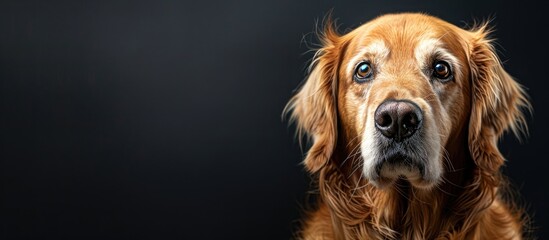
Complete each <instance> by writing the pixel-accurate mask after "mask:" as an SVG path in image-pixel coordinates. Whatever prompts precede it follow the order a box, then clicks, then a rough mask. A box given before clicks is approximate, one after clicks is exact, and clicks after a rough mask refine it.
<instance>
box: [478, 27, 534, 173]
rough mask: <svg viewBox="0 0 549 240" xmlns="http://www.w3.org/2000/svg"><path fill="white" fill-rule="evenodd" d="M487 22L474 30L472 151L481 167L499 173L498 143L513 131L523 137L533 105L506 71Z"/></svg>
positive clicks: (500, 161) (501, 160)
mask: <svg viewBox="0 0 549 240" xmlns="http://www.w3.org/2000/svg"><path fill="white" fill-rule="evenodd" d="M490 32H491V31H490V30H489V29H488V28H487V23H485V24H482V25H481V26H480V27H478V28H476V29H474V30H471V31H470V32H469V33H470V36H471V38H470V39H471V40H470V44H469V55H470V56H469V64H470V66H471V86H472V90H471V98H472V109H471V117H470V122H469V150H470V151H471V155H472V157H473V159H474V161H475V163H476V165H477V166H478V167H480V168H481V169H482V170H486V171H488V172H489V173H495V172H496V171H498V170H499V168H500V167H501V166H502V164H503V163H504V158H503V156H502V155H501V153H500V152H499V150H498V147H497V141H498V138H499V137H501V135H502V134H503V133H504V132H505V131H507V130H509V129H511V130H512V132H513V133H514V134H515V136H517V137H519V138H520V135H521V133H526V131H527V126H526V119H525V117H524V115H523V113H522V110H523V108H527V109H530V103H529V102H528V98H527V96H526V94H525V92H524V90H523V88H522V87H521V86H520V85H519V84H518V83H517V82H515V80H513V78H512V77H511V76H510V75H509V74H508V73H507V72H506V71H505V70H504V69H503V66H502V63H501V61H500V60H499V58H498V56H497V54H496V52H495V49H494V46H493V45H492V40H490V39H489V38H488V35H489V34H490Z"/></svg>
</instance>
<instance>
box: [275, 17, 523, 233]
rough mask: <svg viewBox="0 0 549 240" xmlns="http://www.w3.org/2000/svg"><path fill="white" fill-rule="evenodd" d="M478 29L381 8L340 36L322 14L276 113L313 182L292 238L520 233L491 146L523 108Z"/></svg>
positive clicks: (518, 127)
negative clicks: (300, 139)
mask: <svg viewBox="0 0 549 240" xmlns="http://www.w3.org/2000/svg"><path fill="white" fill-rule="evenodd" d="M487 25H488V24H486V23H485V24H480V25H477V26H474V27H472V29H467V30H466V29H462V28H459V27H456V26H455V25H452V24H450V23H448V22H445V21H443V20H441V19H439V18H436V17H433V16H429V15H425V14H417V13H399V14H387V15H382V16H380V17H377V18H375V19H374V20H372V21H370V22H367V23H366V24H364V25H362V26H360V27H358V28H356V29H354V30H352V31H350V32H349V33H347V34H344V35H340V34H339V33H337V31H336V29H335V28H334V27H333V23H332V21H331V20H329V17H328V20H327V21H326V24H325V28H324V30H322V32H321V33H320V36H319V37H320V40H321V46H320V48H319V49H318V51H317V52H316V54H315V56H314V59H313V61H312V64H311V67H310V70H309V75H308V77H307V79H306V81H305V82H304V84H303V86H302V87H301V88H300V89H299V90H298V92H297V93H296V95H295V96H294V97H293V98H292V99H291V100H290V101H289V103H288V105H287V107H286V109H285V112H286V113H288V114H290V117H291V120H292V121H295V124H296V127H297V132H298V133H299V134H305V135H307V136H309V137H310V139H311V143H312V145H311V147H310V149H309V150H308V152H307V155H306V157H305V160H304V165H305V167H306V169H307V170H308V171H309V172H310V173H311V174H312V176H313V179H314V180H315V181H314V182H315V183H316V185H315V186H316V187H318V203H317V205H315V207H314V210H312V211H310V212H309V213H308V214H307V217H306V218H305V219H304V220H303V226H302V228H301V230H300V231H299V233H298V234H299V238H301V239H522V238H523V237H524V235H525V234H524V233H523V232H524V231H525V230H524V228H525V227H524V224H525V214H524V213H523V211H521V210H520V208H519V207H517V206H516V204H514V203H513V201H512V200H511V199H510V198H509V197H507V196H508V194H507V195H506V192H507V191H505V190H504V188H503V187H502V186H503V185H504V184H503V183H504V182H505V180H504V177H503V176H502V174H501V172H500V167H501V166H502V165H503V164H504V162H505V160H504V157H503V156H502V154H501V153H500V152H499V150H498V146H497V141H498V138H499V137H500V136H502V134H503V133H504V132H505V131H507V130H511V131H512V132H513V133H515V134H516V135H520V134H521V133H522V132H523V131H524V132H525V131H526V121H525V117H524V115H523V113H522V111H523V110H529V109H530V104H529V102H528V98H527V96H526V94H525V92H524V90H523V89H522V87H521V86H520V85H519V84H518V83H517V82H516V81H515V80H513V78H512V77H511V76H510V75H509V74H508V73H507V72H506V71H505V70H504V69H503V67H502V63H501V61H500V60H499V58H498V56H497V55H496V51H495V49H494V46H493V41H492V40H491V39H490V38H489V36H488V35H489V34H490V30H489V28H488V27H487Z"/></svg>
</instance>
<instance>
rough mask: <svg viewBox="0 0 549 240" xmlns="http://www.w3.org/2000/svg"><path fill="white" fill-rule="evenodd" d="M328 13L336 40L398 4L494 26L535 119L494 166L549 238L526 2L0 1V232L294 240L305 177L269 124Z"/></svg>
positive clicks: (541, 69)
mask: <svg viewBox="0 0 549 240" xmlns="http://www.w3.org/2000/svg"><path fill="white" fill-rule="evenodd" d="M331 8H333V9H334V11H333V15H334V16H335V17H336V18H338V19H339V23H340V24H341V29H343V30H345V29H350V28H354V27H356V26H358V25H360V24H361V23H364V22H366V21H368V20H369V19H371V18H373V17H375V16H377V15H379V14H382V13H388V12H395V11H397V12H401V11H420V12H425V13H430V14H433V15H436V16H439V17H441V18H443V19H446V20H447V21H449V22H452V23H454V24H456V25H458V26H465V25H467V24H468V23H469V24H470V23H472V22H473V21H474V20H475V19H476V20H481V19H486V18H488V17H490V16H492V17H494V20H493V25H495V26H496V29H497V31H496V32H495V34H494V37H496V38H497V39H498V43H499V45H498V46H497V48H498V50H499V53H500V56H501V57H502V59H503V60H504V61H505V66H506V69H507V70H508V71H509V72H510V73H511V74H512V75H514V76H515V77H516V78H517V79H518V81H519V82H521V83H522V84H524V85H525V86H527V87H528V92H529V94H530V96H531V98H532V101H533V105H534V109H535V110H534V115H533V118H529V124H530V136H529V137H528V138H527V139H526V140H525V141H524V142H523V143H520V142H518V141H517V140H515V139H514V138H513V137H511V136H506V137H505V138H504V139H503V140H502V141H501V144H500V146H501V148H502V152H503V153H504V155H505V156H506V157H507V158H508V159H509V161H508V164H507V168H505V172H506V173H508V174H509V175H510V176H511V178H512V180H513V182H514V184H515V185H516V186H517V187H518V188H519V190H520V193H521V194H522V196H523V199H524V202H526V203H528V205H527V206H528V207H529V208H528V209H529V211H530V212H531V213H535V215H534V220H535V222H534V223H535V225H536V226H537V227H538V228H539V230H537V231H536V235H537V236H539V237H541V238H543V237H544V236H545V237H549V232H548V231H547V230H546V229H545V227H546V226H547V223H548V221H549V220H548V216H547V215H548V210H547V203H546V202H547V201H549V198H548V196H547V192H548V191H547V182H548V181H547V173H546V172H547V171H548V166H549V165H548V162H547V160H549V159H547V154H546V147H545V146H544V144H545V142H546V141H545V139H544V137H545V135H547V134H549V128H548V127H547V124H545V123H546V122H548V121H549V118H548V116H547V113H546V112H545V111H546V110H547V108H546V107H544V106H543V104H544V103H547V102H548V101H549V99H548V94H545V91H546V88H545V82H546V81H547V73H546V72H545V70H547V66H545V64H546V61H545V59H546V56H547V55H548V54H549V53H548V52H547V51H548V50H547V49H548V48H547V47H546V41H547V40H546V38H544V37H543V36H544V34H545V33H544V31H545V30H546V28H547V26H548V21H547V20H546V14H547V13H546V11H545V10H543V8H542V7H540V6H537V5H535V4H534V3H531V2H527V1H512V2H508V3H506V2H502V1H490V2H488V1H486V2H481V1H455V2H447V1H431V2H425V1H421V2H419V1H417V2H416V1H355V2H348V1H345V2H343V1H338V2H335V1H270V2H261V1H238V2H236V1H216V2H213V1H212V2H206V1H204V2H200V3H199V1H190V2H180V1H150V2H145V1H64V2H59V1H12V2H5V1H2V3H0V80H1V82H2V85H1V101H2V102H1V106H2V107H1V117H0V121H1V131H0V136H1V139H2V145H1V146H2V148H1V155H0V157H1V166H0V169H1V184H2V192H1V196H0V199H1V200H2V201H1V204H2V210H1V212H0V217H1V221H2V227H1V230H0V231H1V234H0V238H2V239H50V238H52V237H56V238H57V239H65V238H66V239H126V238H127V239H288V238H290V237H291V231H292V229H293V228H295V225H296V220H297V219H298V217H299V213H300V212H299V211H300V206H301V204H302V203H303V202H305V199H306V194H305V193H306V191H307V189H308V181H309V177H308V176H307V175H306V173H305V172H304V170H303V169H302V166H300V165H299V162H300V160H301V158H302V153H301V151H300V149H299V146H298V144H297V142H296V141H295V139H294V137H293V129H292V128H291V127H288V126H287V122H284V121H282V120H281V117H280V114H281V111H282V109H283V107H284V105H285V103H286V102H287V100H288V99H289V97H290V96H291V94H292V91H293V89H295V88H296V87H297V86H298V84H299V83H300V82H301V81H302V79H303V78H304V75H305V69H306V66H307V65H306V64H307V62H308V60H309V59H310V58H311V57H312V54H311V53H306V51H307V50H308V47H307V44H304V43H303V42H302V39H303V38H304V39H306V40H314V38H313V37H312V36H311V35H310V34H308V33H311V32H312V31H313V29H314V26H315V21H316V20H318V19H320V18H322V17H323V16H324V14H326V13H327V12H328V11H329V10H330V9H331ZM544 147H545V149H544ZM544 150H545V151H544Z"/></svg>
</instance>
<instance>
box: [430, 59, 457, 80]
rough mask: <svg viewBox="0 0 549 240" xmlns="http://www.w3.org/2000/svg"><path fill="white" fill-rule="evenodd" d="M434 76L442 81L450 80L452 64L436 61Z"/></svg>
mask: <svg viewBox="0 0 549 240" xmlns="http://www.w3.org/2000/svg"><path fill="white" fill-rule="evenodd" d="M433 76H434V77H436V78H438V79H440V80H442V81H446V80H450V77H451V76H452V71H451V70H450V65H448V63H447V62H444V61H438V62H435V65H434V66H433Z"/></svg>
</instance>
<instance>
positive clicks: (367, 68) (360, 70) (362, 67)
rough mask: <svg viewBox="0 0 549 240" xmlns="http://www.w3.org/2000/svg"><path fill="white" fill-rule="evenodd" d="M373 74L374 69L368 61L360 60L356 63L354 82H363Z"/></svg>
mask: <svg viewBox="0 0 549 240" xmlns="http://www.w3.org/2000/svg"><path fill="white" fill-rule="evenodd" d="M373 75H374V69H373V68H372V66H371V65H370V63H368V62H362V63H360V64H358V66H357V67H356V70H355V76H354V79H355V82H357V83H363V82H366V81H368V80H370V79H371V78H372V76H373Z"/></svg>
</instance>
